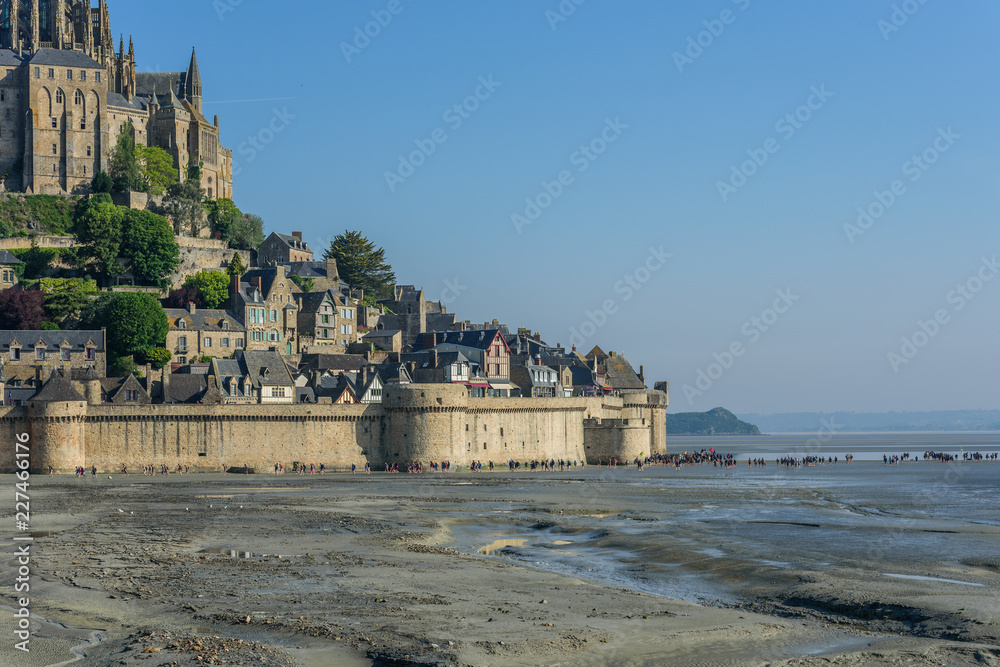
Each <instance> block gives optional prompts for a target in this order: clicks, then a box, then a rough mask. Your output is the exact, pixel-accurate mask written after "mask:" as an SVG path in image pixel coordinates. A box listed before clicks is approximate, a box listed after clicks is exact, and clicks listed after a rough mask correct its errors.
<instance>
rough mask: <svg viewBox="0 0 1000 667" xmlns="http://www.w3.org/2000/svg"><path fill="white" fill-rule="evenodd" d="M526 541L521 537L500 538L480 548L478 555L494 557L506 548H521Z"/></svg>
mask: <svg viewBox="0 0 1000 667" xmlns="http://www.w3.org/2000/svg"><path fill="white" fill-rule="evenodd" d="M527 541H528V540H527V539H525V538H523V537H516V538H515V537H501V538H500V539H499V540H496V541H494V542H492V543H491V544H487V545H486V546H485V547H482V548H481V549H480V550H479V553H481V554H486V555H487V556H496V555H497V554H498V553H499V552H500V551H501V550H502V549H506V548H507V547H523V546H524V545H525V543H527Z"/></svg>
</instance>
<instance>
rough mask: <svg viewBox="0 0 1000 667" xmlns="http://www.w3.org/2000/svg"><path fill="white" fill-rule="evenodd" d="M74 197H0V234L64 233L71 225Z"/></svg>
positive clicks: (68, 230)
mask: <svg viewBox="0 0 1000 667" xmlns="http://www.w3.org/2000/svg"><path fill="white" fill-rule="evenodd" d="M76 206H77V200H76V198H66V197H58V196H56V195H27V196H17V195H12V196H8V197H6V198H3V199H0V236H2V237H9V236H27V235H28V234H29V232H30V233H34V234H38V233H41V234H52V235H54V236H64V235H66V234H69V233H70V229H71V228H72V226H73V212H74V210H75V209H76Z"/></svg>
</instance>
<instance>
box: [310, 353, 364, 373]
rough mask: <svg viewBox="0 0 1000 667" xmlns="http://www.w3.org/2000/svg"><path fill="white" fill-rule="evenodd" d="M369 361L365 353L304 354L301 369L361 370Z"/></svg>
mask: <svg viewBox="0 0 1000 667" xmlns="http://www.w3.org/2000/svg"><path fill="white" fill-rule="evenodd" d="M367 363H368V360H367V359H366V358H365V356H364V355H363V354H303V355H302V360H301V361H300V363H299V370H303V371H325V370H336V371H340V370H342V371H360V370H361V369H362V368H364V367H365V365H366V364H367Z"/></svg>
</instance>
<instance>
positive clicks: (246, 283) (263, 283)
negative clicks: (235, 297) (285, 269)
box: [240, 268, 278, 298]
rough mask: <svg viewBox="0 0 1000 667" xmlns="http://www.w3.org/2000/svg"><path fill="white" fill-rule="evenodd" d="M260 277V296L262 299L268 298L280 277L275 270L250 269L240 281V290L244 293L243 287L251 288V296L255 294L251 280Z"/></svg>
mask: <svg viewBox="0 0 1000 667" xmlns="http://www.w3.org/2000/svg"><path fill="white" fill-rule="evenodd" d="M258 276H259V277H260V295H261V297H262V298H263V297H266V296H267V295H268V294H270V292H271V286H272V285H274V281H275V280H276V279H277V277H278V272H277V270H276V269H274V268H266V269H250V270H249V271H247V272H246V273H245V274H243V277H242V278H241V279H240V288H241V291H242V288H243V287H249V288H250V294H253V289H254V286H253V285H251V284H250V278H256V277H258Z"/></svg>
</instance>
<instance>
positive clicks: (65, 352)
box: [60, 347, 70, 361]
mask: <svg viewBox="0 0 1000 667" xmlns="http://www.w3.org/2000/svg"><path fill="white" fill-rule="evenodd" d="M60 351H61V352H62V360H63V361H69V360H70V356H69V355H70V349H69V348H68V347H64V348H63V349H62V350H60Z"/></svg>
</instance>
